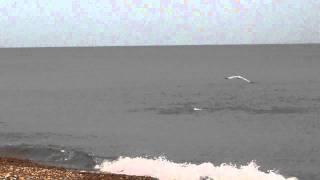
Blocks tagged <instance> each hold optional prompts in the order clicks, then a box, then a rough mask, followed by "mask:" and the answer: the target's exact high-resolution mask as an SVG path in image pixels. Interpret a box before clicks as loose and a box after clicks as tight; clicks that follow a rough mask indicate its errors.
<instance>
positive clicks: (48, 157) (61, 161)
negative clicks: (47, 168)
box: [0, 144, 96, 170]
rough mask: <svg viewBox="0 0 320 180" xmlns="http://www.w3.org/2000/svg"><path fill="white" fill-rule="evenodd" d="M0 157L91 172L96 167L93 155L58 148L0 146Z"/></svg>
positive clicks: (23, 145)
mask: <svg viewBox="0 0 320 180" xmlns="http://www.w3.org/2000/svg"><path fill="white" fill-rule="evenodd" d="M0 155H1V156H3V157H15V158H22V159H29V160H32V161H35V162H39V163H43V164H47V165H54V166H62V167H66V168H75V169H85V170H92V169H93V168H94V166H95V165H96V162H95V159H94V157H93V155H90V154H88V153H86V152H83V151H80V150H74V149H70V148H64V147H58V146H41V145H25V144H21V145H5V146H0Z"/></svg>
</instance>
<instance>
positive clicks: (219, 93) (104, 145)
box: [0, 45, 320, 180]
mask: <svg viewBox="0 0 320 180" xmlns="http://www.w3.org/2000/svg"><path fill="white" fill-rule="evenodd" d="M319 69H320V46H319V45H256V46H180V47H179V46H171V47H94V48H84V47H82V48H29V49H28V48H24V49H0V156H13V157H21V158H28V159H33V160H35V161H39V162H43V163H47V164H54V165H62V166H65V167H71V168H80V169H93V168H94V166H95V165H96V164H99V163H101V162H102V160H105V159H109V160H114V159H117V158H118V157H119V156H124V157H141V156H142V157H159V156H165V157H166V158H167V159H169V160H172V161H174V162H192V163H201V162H212V163H214V164H221V163H229V162H231V163H234V164H239V165H241V164H246V163H248V162H250V161H252V160H256V162H257V164H259V166H261V169H262V170H269V169H276V170H279V172H280V173H281V174H283V175H286V176H296V177H298V178H299V179H306V180H311V179H315V180H316V179H320V131H319V130H320V79H319V77H320V70H319ZM235 74H240V75H243V76H245V77H247V78H248V79H250V80H252V81H254V82H255V83H253V84H248V83H246V82H243V81H241V80H226V79H224V77H226V76H229V75H235ZM194 107H197V108H202V109H203V110H202V111H194V110H193V108H194Z"/></svg>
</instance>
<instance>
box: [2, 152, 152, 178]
mask: <svg viewBox="0 0 320 180" xmlns="http://www.w3.org/2000/svg"><path fill="white" fill-rule="evenodd" d="M2 179H6V180H7V179H8V180H9V179H16V180H18V179H19V180H23V179H25V180H27V179H103V180H120V179H121V180H125V179H126V180H155V178H151V177H144V176H129V175H119V174H110V173H102V172H89V171H81V170H76V169H66V168H62V167H55V166H48V165H43V164H39V163H36V162H33V161H30V160H25V159H17V158H11V157H0V180H2Z"/></svg>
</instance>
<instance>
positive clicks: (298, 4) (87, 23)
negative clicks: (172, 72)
mask: <svg viewBox="0 0 320 180" xmlns="http://www.w3.org/2000/svg"><path fill="white" fill-rule="evenodd" d="M319 10H320V1H318V0H258V1H257V0H197V1H196V0H179V1H178V0H176V1H168V0H161V1H160V0H158V1H156V0H117V1H116V0H105V1H97V0H91V1H89V0H55V1H40V0H24V1H18V0H10V1H0V27H1V28H0V47H34V46H36V47H42V46H115V45H116V46H118V45H120V46H122V45H182V44H183V45H191V44H193V45H196V44H270V43H319V42H320V25H319V24H320V13H318V12H319Z"/></svg>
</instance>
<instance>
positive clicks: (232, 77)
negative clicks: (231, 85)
mask: <svg viewBox="0 0 320 180" xmlns="http://www.w3.org/2000/svg"><path fill="white" fill-rule="evenodd" d="M225 79H242V80H244V81H246V82H248V83H253V82H252V81H250V80H249V79H246V78H244V77H242V76H229V77H226V78H225Z"/></svg>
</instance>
